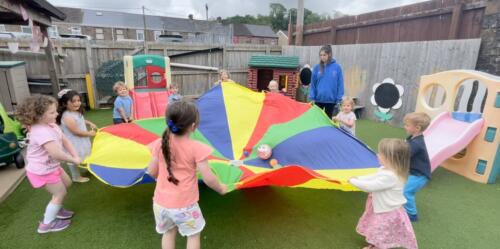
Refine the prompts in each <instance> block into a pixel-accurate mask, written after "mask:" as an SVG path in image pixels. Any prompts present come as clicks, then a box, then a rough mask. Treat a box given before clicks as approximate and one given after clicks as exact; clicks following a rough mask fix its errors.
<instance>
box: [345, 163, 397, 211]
mask: <svg viewBox="0 0 500 249" xmlns="http://www.w3.org/2000/svg"><path fill="white" fill-rule="evenodd" d="M349 183H351V184H352V185H354V186H356V187H358V188H359V189H361V190H363V191H365V192H370V193H372V202H373V211H374V212H375V213H385V212H389V211H392V210H394V209H397V208H399V207H401V206H402V205H403V204H405V203H406V199H405V197H404V195H403V189H404V186H405V183H404V182H403V181H401V180H400V179H399V178H398V177H397V176H396V174H395V173H394V172H392V171H390V170H387V169H385V168H384V167H380V168H379V170H378V172H377V173H375V174H372V175H366V176H360V177H354V178H351V179H350V180H349Z"/></svg>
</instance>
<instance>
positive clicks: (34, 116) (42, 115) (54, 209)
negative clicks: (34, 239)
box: [16, 95, 81, 233]
mask: <svg viewBox="0 0 500 249" xmlns="http://www.w3.org/2000/svg"><path fill="white" fill-rule="evenodd" d="M16 116H17V118H18V120H19V121H20V122H21V123H22V124H23V125H24V126H25V127H27V128H28V130H29V132H28V148H27V152H26V159H27V161H28V164H27V165H26V176H27V178H28V180H29V182H30V183H31V185H32V186H33V187H34V188H41V187H45V189H46V190H47V191H48V192H49V193H50V194H52V199H51V200H50V202H49V204H48V205H47V208H46V209H45V214H44V218H43V221H41V222H40V225H39V226H38V232H39V233H48V232H57V231H61V230H63V229H66V228H67V227H68V226H69V224H70V223H71V221H70V220H67V219H69V218H71V217H72V216H73V212H71V211H68V210H65V209H64V208H62V205H63V200H64V197H65V196H66V193H67V188H68V187H69V186H70V185H71V180H70V179H69V176H68V175H67V174H66V172H64V170H63V169H62V168H61V166H60V162H61V161H65V162H69V163H73V164H75V165H79V164H80V162H81V160H80V158H79V157H78V154H77V152H76V151H75V149H74V148H73V146H72V145H71V142H70V141H69V140H68V139H67V138H66V137H65V136H64V134H63V133H62V132H61V129H59V127H58V126H57V124H56V117H57V102H56V100H55V99H54V98H52V97H50V96H44V95H33V96H31V97H29V98H27V99H26V100H25V101H24V103H23V104H21V105H20V106H19V107H18V108H17V114H16ZM65 150H66V151H67V152H69V154H67V153H66V151H65Z"/></svg>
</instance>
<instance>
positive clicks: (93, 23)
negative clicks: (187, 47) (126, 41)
mask: <svg viewBox="0 0 500 249" xmlns="http://www.w3.org/2000/svg"><path fill="white" fill-rule="evenodd" d="M60 9H61V10H62V11H63V12H65V13H66V14H67V16H68V18H67V20H65V22H67V23H75V24H79V25H82V26H90V27H113V28H132V29H144V23H143V17H142V15H140V14H133V13H124V12H115V11H103V10H91V9H77V8H66V7H60ZM146 27H147V29H149V30H167V31H178V32H194V33H207V32H211V33H221V34H223V33H225V32H227V29H228V27H227V26H224V25H223V24H221V23H219V22H217V21H204V20H190V19H184V18H175V17H166V16H151V15H146Z"/></svg>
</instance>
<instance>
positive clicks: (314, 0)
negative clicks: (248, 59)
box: [49, 0, 424, 19]
mask: <svg viewBox="0 0 500 249" xmlns="http://www.w3.org/2000/svg"><path fill="white" fill-rule="evenodd" d="M423 1H424V0H304V7H305V8H307V9H310V10H312V11H313V12H316V13H319V14H329V15H332V13H333V12H334V10H337V11H340V12H342V13H345V14H349V15H356V14H361V13H366V12H371V11H376V10H381V9H387V8H391V7H397V6H401V5H407V4H412V3H417V2H423ZM49 2H50V3H52V4H53V5H55V6H64V7H76V8H88V9H101V10H112V11H120V12H132V13H142V9H141V7H142V6H143V5H144V6H145V7H146V8H147V10H146V14H148V15H160V16H172V17H182V18H184V17H187V16H188V14H193V15H194V17H195V18H196V19H204V18H205V4H208V8H209V9H208V16H209V17H210V18H215V17H218V16H221V17H222V18H225V17H228V16H234V15H247V14H249V15H257V14H261V15H268V14H269V4H270V3H281V4H283V5H284V6H285V7H286V8H287V9H289V8H297V2H298V1H297V0H253V1H252V0H142V1H138V0H49Z"/></svg>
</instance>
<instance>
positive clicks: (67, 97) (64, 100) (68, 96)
mask: <svg viewBox="0 0 500 249" xmlns="http://www.w3.org/2000/svg"><path fill="white" fill-rule="evenodd" d="M75 96H78V97H79V98H80V101H82V96H80V94H79V93H78V92H77V91H75V90H69V91H68V92H66V93H65V94H63V95H62V96H61V97H60V98H59V106H58V107H57V112H58V113H59V114H58V115H57V118H56V122H57V124H58V125H60V124H61V119H62V115H63V114H64V112H65V111H66V110H67V108H68V101H69V102H71V101H73V97H75ZM84 111H85V109H84V108H83V103H82V105H80V109H78V112H79V113H80V114H82V115H83V113H84Z"/></svg>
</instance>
